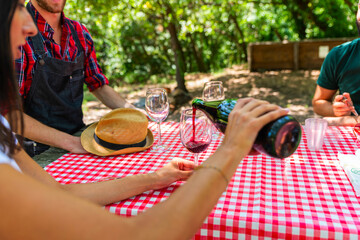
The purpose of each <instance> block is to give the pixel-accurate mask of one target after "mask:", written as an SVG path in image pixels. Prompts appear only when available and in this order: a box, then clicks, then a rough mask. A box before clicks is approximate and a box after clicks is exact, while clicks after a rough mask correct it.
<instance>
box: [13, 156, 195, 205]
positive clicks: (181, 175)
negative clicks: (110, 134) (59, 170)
mask: <svg viewBox="0 0 360 240" xmlns="http://www.w3.org/2000/svg"><path fill="white" fill-rule="evenodd" d="M13 158H14V160H15V161H16V162H17V164H18V165H19V167H20V169H21V170H22V171H23V173H25V174H27V175H29V176H31V177H32V178H34V179H36V180H38V181H40V182H42V183H44V184H46V185H49V186H52V187H57V188H62V189H64V190H66V191H68V192H70V193H72V194H74V195H76V196H79V197H82V198H84V199H87V200H90V201H92V202H94V203H97V204H100V205H102V206H103V205H106V204H109V203H113V202H118V201H120V200H123V199H127V198H129V197H132V196H135V195H138V194H140V193H143V192H145V191H149V190H155V189H160V188H164V187H166V186H168V185H170V184H171V183H173V182H175V181H179V180H186V179H187V178H188V177H189V176H190V175H191V174H192V170H193V169H194V163H193V162H191V161H187V160H183V159H179V158H177V159H173V160H172V161H171V162H170V163H168V164H167V165H165V166H164V167H162V168H160V169H159V170H157V171H155V172H153V173H148V174H137V175H132V176H127V177H123V178H119V179H115V180H108V181H102V182H94V183H85V184H84V183H82V184H65V185H61V184H59V183H58V182H57V181H55V179H54V178H53V177H52V176H50V175H49V174H48V173H47V172H46V171H45V170H44V169H43V168H42V167H40V165H38V164H37V163H36V162H35V161H34V160H33V159H31V158H30V156H29V155H27V153H26V152H25V151H24V150H21V151H19V152H17V153H16V154H15V155H14V156H13Z"/></svg>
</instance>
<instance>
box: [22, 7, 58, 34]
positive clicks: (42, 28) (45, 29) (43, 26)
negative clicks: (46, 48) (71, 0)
mask: <svg viewBox="0 0 360 240" xmlns="http://www.w3.org/2000/svg"><path fill="white" fill-rule="evenodd" d="M28 4H30V8H31V9H32V10H33V11H34V14H35V19H36V21H37V22H36V23H37V27H38V30H39V32H41V33H43V34H44V35H45V36H47V37H48V38H52V37H53V35H54V29H53V28H52V27H51V26H50V24H48V23H47V22H46V20H45V18H43V16H41V14H40V13H39V11H38V10H36V8H35V7H34V5H33V4H32V3H31V1H29V3H28ZM61 23H62V25H63V24H64V23H65V14H64V12H62V13H61Z"/></svg>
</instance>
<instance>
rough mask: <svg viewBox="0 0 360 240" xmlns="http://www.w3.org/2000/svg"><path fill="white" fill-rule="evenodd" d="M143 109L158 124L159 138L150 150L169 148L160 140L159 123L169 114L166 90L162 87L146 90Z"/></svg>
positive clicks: (165, 149)
mask: <svg viewBox="0 0 360 240" xmlns="http://www.w3.org/2000/svg"><path fill="white" fill-rule="evenodd" d="M145 109H146V112H147V114H148V116H149V118H150V119H151V120H152V121H154V122H156V123H157V124H158V134H159V140H158V142H157V144H156V145H155V146H153V148H152V150H153V151H156V152H165V151H167V150H168V149H169V147H168V146H167V145H164V144H162V142H161V128H160V124H161V122H162V121H164V120H165V119H166V118H167V116H168V114H169V102H168V96H167V93H166V90H165V89H164V88H150V89H148V90H147V91H146V100H145Z"/></svg>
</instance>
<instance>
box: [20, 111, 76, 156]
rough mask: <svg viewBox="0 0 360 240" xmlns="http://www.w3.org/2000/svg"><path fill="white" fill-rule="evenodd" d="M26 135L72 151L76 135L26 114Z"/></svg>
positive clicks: (37, 140)
mask: <svg viewBox="0 0 360 240" xmlns="http://www.w3.org/2000/svg"><path fill="white" fill-rule="evenodd" d="M23 134H24V137H26V138H29V139H31V140H34V141H36V142H40V143H43V144H46V145H50V146H53V147H58V148H62V149H65V150H68V151H70V150H71V148H72V146H73V144H74V141H76V139H75V138H76V137H74V136H72V135H70V134H67V133H65V132H61V131H59V130H57V129H55V128H51V127H48V126H46V125H45V124H42V123H41V122H39V121H37V120H36V119H34V118H32V117H30V116H28V115H26V114H24V133H23Z"/></svg>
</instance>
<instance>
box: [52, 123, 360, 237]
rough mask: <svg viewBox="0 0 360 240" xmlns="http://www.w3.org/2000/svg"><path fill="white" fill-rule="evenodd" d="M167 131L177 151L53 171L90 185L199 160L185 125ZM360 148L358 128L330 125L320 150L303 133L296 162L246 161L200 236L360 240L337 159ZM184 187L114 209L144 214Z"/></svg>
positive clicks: (359, 218) (85, 158)
mask: <svg viewBox="0 0 360 240" xmlns="http://www.w3.org/2000/svg"><path fill="white" fill-rule="evenodd" d="M150 129H151V130H152V131H153V133H154V134H155V138H157V132H156V125H155V124H153V123H151V124H150ZM161 129H162V133H163V135H162V137H163V142H164V143H165V144H167V145H169V146H171V150H170V151H168V152H165V153H154V152H151V150H147V151H145V152H140V153H135V154H129V155H120V156H113V157H98V156H94V155H91V154H88V155H77V154H65V155H64V156H62V157H61V158H59V159H58V160H56V161H55V162H53V163H52V164H50V165H48V166H47V167H46V171H48V172H49V173H50V174H51V175H52V176H53V177H54V178H55V179H56V180H57V181H59V182H60V183H63V184H67V183H86V182H92V181H98V180H99V179H101V178H105V177H124V176H128V175H133V174H137V173H147V172H151V171H155V170H156V169H158V168H160V167H161V166H163V165H164V164H165V163H167V162H168V161H170V160H171V159H172V158H173V157H182V158H187V159H191V158H192V154H191V153H190V152H188V151H187V150H186V149H185V148H184V147H183V146H182V144H181V141H180V136H179V123H176V122H166V123H163V124H162V126H161ZM220 141H221V140H220V139H217V140H216V141H213V142H212V144H211V145H210V146H209V148H208V149H207V150H206V151H205V152H203V153H201V154H200V156H199V160H200V162H201V161H203V160H204V159H206V158H207V157H208V156H209V155H210V154H211V153H213V152H214V151H215V149H216V148H217V146H218V145H219V143H220ZM155 144H156V142H155ZM357 148H360V144H359V143H356V141H355V137H354V136H353V135H352V130H351V128H350V127H329V128H328V129H327V132H326V135H325V139H324V145H323V148H322V150H320V151H317V152H312V151H310V150H308V148H307V142H306V136H305V133H303V139H302V141H301V143H300V146H299V147H298V149H297V151H296V152H295V153H294V154H293V155H292V156H291V157H289V158H286V159H283V160H279V159H274V158H270V157H267V156H265V155H257V156H248V157H246V158H245V159H244V160H243V161H242V163H241V164H240V165H239V167H238V169H237V171H236V173H235V175H234V177H233V178H232V180H231V182H230V184H229V186H228V188H227V191H226V192H224V193H223V195H222V196H221V198H220V200H219V202H218V204H217V205H216V206H215V207H214V209H213V211H212V212H211V214H210V215H209V216H208V218H207V219H206V220H205V222H204V223H203V225H202V227H201V229H200V230H199V231H198V232H197V234H196V235H195V236H194V239H244V238H246V239H250V238H251V239H272V238H280V239H305V238H307V239H359V238H360V198H357V197H356V195H355V192H354V190H353V187H352V185H351V184H350V182H349V179H348V178H347V176H346V174H345V172H344V170H343V169H342V167H341V166H340V164H339V160H338V158H337V154H338V153H339V152H341V153H344V154H354V153H355V150H356V149H357ZM180 185H181V183H180V182H178V183H174V184H172V185H171V186H169V187H168V188H166V189H163V190H160V191H148V192H145V193H143V194H141V195H138V196H136V197H133V198H130V199H128V200H124V201H121V202H118V203H114V204H110V205H108V206H106V209H108V210H109V211H110V212H113V213H115V214H119V215H124V216H133V215H137V214H138V213H139V212H142V211H144V210H146V209H147V208H150V207H152V206H153V205H154V204H156V203H158V202H160V201H163V200H165V199H166V198H167V197H169V196H170V194H171V193H172V192H173V191H174V190H175V189H176V188H177V187H179V186H180Z"/></svg>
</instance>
